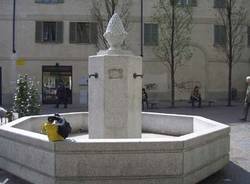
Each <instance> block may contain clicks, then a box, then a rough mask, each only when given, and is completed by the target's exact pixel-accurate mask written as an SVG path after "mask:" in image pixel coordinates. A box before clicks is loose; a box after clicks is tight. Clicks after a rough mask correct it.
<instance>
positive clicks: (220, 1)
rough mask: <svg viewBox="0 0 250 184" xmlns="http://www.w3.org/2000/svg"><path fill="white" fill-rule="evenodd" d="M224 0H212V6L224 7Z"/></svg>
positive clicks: (225, 3)
mask: <svg viewBox="0 0 250 184" xmlns="http://www.w3.org/2000/svg"><path fill="white" fill-rule="evenodd" d="M226 5H227V2H226V0H214V8H226Z"/></svg>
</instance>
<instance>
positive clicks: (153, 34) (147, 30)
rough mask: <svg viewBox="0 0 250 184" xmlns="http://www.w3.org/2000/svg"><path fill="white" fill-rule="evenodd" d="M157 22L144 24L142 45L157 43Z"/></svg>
mask: <svg viewBox="0 0 250 184" xmlns="http://www.w3.org/2000/svg"><path fill="white" fill-rule="evenodd" d="M158 37H159V35H158V24H144V45H152V46H153V45H158Z"/></svg>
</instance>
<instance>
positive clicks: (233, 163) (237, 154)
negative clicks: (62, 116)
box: [0, 103, 250, 184]
mask: <svg viewBox="0 0 250 184" xmlns="http://www.w3.org/2000/svg"><path fill="white" fill-rule="evenodd" d="M84 110H86V108H85V107H78V108H67V109H63V108H60V109H56V108H54V106H43V109H42V113H43V114H46V113H56V112H60V113H62V112H72V111H78V112H79V111H84ZM148 111H154V112H164V113H169V114H190V115H200V116H204V117H206V118H210V119H213V120H215V121H218V122H221V123H225V124H228V125H230V126H231V149H230V163H229V164H228V165H227V166H226V167H225V168H224V169H222V170H221V171H219V172H217V173H215V174H214V175H212V176H210V177H208V178H207V179H205V180H203V181H202V182H200V183H199V184H249V183H250V121H247V122H240V121H239V119H240V117H241V114H242V105H241V104H239V103H238V104H236V105H233V106H232V107H227V106H223V105H220V106H213V107H202V108H191V107H182V106H177V107H176V108H165V109H150V110H148ZM249 119H250V116H249ZM6 178H8V179H9V181H8V182H7V184H30V183H28V182H26V181H25V180H22V179H20V178H17V177H16V176H14V175H11V174H9V173H7V172H5V171H3V170H0V184H1V182H3V181H4V180H5V179H6Z"/></svg>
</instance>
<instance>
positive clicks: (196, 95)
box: [190, 86, 201, 107]
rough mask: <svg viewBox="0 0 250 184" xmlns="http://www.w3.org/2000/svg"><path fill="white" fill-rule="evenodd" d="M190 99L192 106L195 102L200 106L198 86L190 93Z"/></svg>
mask: <svg viewBox="0 0 250 184" xmlns="http://www.w3.org/2000/svg"><path fill="white" fill-rule="evenodd" d="M190 101H191V103H192V107H194V103H195V102H198V104H199V107H201V94H200V91H199V87H198V86H195V87H194V89H193V91H192V93H191V96H190Z"/></svg>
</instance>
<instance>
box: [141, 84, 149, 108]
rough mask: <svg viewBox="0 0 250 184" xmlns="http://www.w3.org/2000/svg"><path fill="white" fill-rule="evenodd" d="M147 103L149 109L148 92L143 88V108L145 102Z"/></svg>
mask: <svg viewBox="0 0 250 184" xmlns="http://www.w3.org/2000/svg"><path fill="white" fill-rule="evenodd" d="M145 103H146V107H147V109H148V94H147V92H146V90H145V88H142V109H144V104H145Z"/></svg>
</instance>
